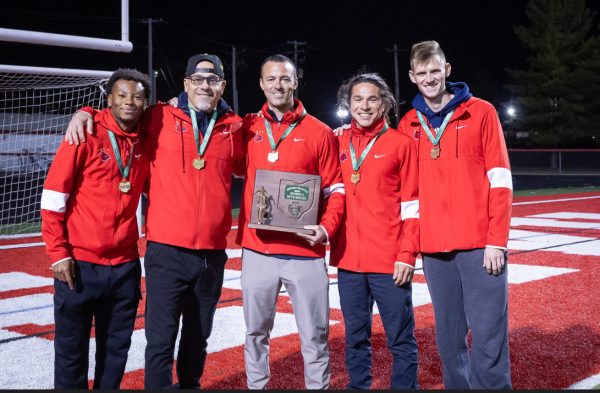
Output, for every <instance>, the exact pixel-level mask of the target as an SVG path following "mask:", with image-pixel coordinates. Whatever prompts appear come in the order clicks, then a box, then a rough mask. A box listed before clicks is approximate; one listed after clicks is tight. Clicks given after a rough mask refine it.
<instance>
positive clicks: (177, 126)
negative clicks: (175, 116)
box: [175, 122, 188, 134]
mask: <svg viewBox="0 0 600 393" xmlns="http://www.w3.org/2000/svg"><path fill="white" fill-rule="evenodd" d="M187 130H188V129H187V127H186V126H185V124H181V122H177V123H175V131H177V132H178V133H179V134H181V133H183V132H186V131H187Z"/></svg>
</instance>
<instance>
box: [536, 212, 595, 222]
mask: <svg viewBox="0 0 600 393" xmlns="http://www.w3.org/2000/svg"><path fill="white" fill-rule="evenodd" d="M527 217H536V218H558V219H563V220H564V219H566V220H568V219H573V218H579V219H583V220H600V214H598V213H579V212H555V213H543V214H534V215H531V216H527Z"/></svg>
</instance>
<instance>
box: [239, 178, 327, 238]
mask: <svg viewBox="0 0 600 393" xmlns="http://www.w3.org/2000/svg"><path fill="white" fill-rule="evenodd" d="M320 196H321V176H319V175H306V174H302V173H293V172H282V171H269V170H265V169H259V170H257V171H256V179H255V181H254V193H253V197H252V214H251V215H250V222H249V223H248V227H249V228H255V229H266V230H272V231H283V232H294V233H306V234H314V231H313V230H310V229H304V228H303V227H304V225H315V224H317V219H318V214H319V197H320Z"/></svg>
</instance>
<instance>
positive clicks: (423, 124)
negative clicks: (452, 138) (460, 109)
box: [417, 111, 454, 146]
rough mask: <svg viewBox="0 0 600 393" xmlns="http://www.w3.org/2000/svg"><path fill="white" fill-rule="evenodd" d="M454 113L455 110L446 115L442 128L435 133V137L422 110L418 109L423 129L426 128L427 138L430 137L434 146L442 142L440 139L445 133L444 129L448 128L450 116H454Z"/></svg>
mask: <svg viewBox="0 0 600 393" xmlns="http://www.w3.org/2000/svg"><path fill="white" fill-rule="evenodd" d="M453 114H454V111H452V112H450V113H448V114H447V115H446V117H444V121H443V122H442V125H441V126H440V128H438V131H437V133H436V134H435V138H434V137H433V134H432V133H431V130H430V129H429V127H428V126H427V122H425V119H423V115H422V114H421V112H419V111H417V116H418V117H419V123H421V127H423V129H424V130H425V133H426V134H427V138H429V141H430V142H431V144H432V145H433V146H436V145H437V144H438V143H440V139H442V135H443V134H444V131H445V130H446V126H447V125H448V122H449V121H450V118H451V117H452V115H453Z"/></svg>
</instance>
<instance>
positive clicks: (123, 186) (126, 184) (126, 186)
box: [119, 180, 131, 193]
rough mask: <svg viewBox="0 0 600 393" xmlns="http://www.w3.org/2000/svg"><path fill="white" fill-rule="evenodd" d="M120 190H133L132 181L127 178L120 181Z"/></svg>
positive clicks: (125, 191)
mask: <svg viewBox="0 0 600 393" xmlns="http://www.w3.org/2000/svg"><path fill="white" fill-rule="evenodd" d="M119 190H120V191H121V192H124V193H127V192H129V190H131V183H130V182H129V181H127V180H122V181H121V182H120V183H119Z"/></svg>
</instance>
